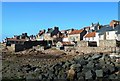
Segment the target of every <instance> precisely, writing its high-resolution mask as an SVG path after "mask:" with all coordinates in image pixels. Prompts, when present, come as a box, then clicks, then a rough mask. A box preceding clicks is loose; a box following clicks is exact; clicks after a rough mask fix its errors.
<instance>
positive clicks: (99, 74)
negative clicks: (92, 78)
mask: <svg viewBox="0 0 120 81" xmlns="http://www.w3.org/2000/svg"><path fill="white" fill-rule="evenodd" d="M95 73H96V76H97V77H103V70H96V71H95Z"/></svg>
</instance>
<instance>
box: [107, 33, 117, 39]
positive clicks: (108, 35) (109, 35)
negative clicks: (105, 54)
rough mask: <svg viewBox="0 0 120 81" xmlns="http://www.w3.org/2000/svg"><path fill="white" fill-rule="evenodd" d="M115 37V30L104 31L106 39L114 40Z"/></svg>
mask: <svg viewBox="0 0 120 81" xmlns="http://www.w3.org/2000/svg"><path fill="white" fill-rule="evenodd" d="M115 39H117V35H116V31H108V32H106V40H115Z"/></svg>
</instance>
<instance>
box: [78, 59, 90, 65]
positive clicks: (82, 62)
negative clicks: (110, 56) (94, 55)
mask: <svg viewBox="0 0 120 81" xmlns="http://www.w3.org/2000/svg"><path fill="white" fill-rule="evenodd" d="M79 63H80V64H81V65H82V66H83V65H86V64H87V63H88V61H86V60H81V61H80V62H79Z"/></svg>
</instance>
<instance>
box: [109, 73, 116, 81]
mask: <svg viewBox="0 0 120 81" xmlns="http://www.w3.org/2000/svg"><path fill="white" fill-rule="evenodd" d="M109 79H114V80H115V79H116V80H117V79H118V76H117V75H116V74H111V75H109Z"/></svg>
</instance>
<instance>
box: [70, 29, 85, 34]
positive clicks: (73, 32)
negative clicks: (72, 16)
mask: <svg viewBox="0 0 120 81" xmlns="http://www.w3.org/2000/svg"><path fill="white" fill-rule="evenodd" d="M82 31H83V29H81V30H74V31H72V32H71V33H70V34H69V35H72V34H80V33H81V32H82Z"/></svg>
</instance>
